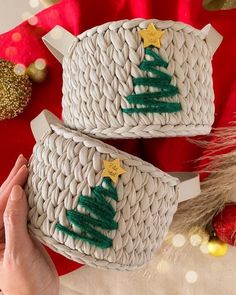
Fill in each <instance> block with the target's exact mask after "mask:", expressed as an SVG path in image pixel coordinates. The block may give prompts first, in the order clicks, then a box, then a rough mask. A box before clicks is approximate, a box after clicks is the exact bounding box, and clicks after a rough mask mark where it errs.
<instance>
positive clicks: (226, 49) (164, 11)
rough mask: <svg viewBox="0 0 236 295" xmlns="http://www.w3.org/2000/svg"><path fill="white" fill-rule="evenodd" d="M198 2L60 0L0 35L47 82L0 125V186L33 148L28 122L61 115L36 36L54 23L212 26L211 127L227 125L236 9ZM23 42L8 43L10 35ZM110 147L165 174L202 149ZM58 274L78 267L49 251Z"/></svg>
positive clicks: (7, 49) (57, 80)
mask: <svg viewBox="0 0 236 295" xmlns="http://www.w3.org/2000/svg"><path fill="white" fill-rule="evenodd" d="M201 2H202V1H201V0H195V1H191V0H165V1H160V0H119V1H118V0H100V1H83V0H80V1H79V0H77V1H76V0H62V1H61V2H60V3H59V4H57V5H55V6H53V7H51V8H48V9H47V10H44V11H43V12H41V13H39V14H38V15H37V17H38V23H37V24H36V25H34V26H32V25H30V24H29V23H28V22H24V23H22V24H21V25H19V26H18V27H17V28H15V29H13V30H12V31H10V32H7V33H5V34H3V35H0V57H2V58H5V59H9V60H11V61H13V62H16V63H23V64H25V65H26V66H27V65H29V64H30V63H32V62H33V61H34V60H35V59H37V58H45V59H46V61H47V64H48V69H49V75H48V78H47V81H46V82H44V83H42V84H38V85H36V84H34V85H33V95H32V101H31V102H30V104H29V106H28V107H27V109H26V110H25V111H24V113H23V114H22V115H20V116H19V117H17V118H15V119H12V120H5V121H1V122H0V132H1V133H0V140H1V145H0V168H1V170H0V183H1V182H2V181H3V180H4V178H5V177H6V176H7V174H8V172H9V170H10V169H11V167H12V165H13V163H14V161H15V159H16V157H17V156H18V154H19V153H23V154H24V155H25V156H26V157H29V156H30V154H31V151H32V147H33V145H34V139H33V137H32V134H31V131H30V126H29V122H30V121H31V120H32V119H33V118H34V117H35V116H36V115H37V114H38V113H39V112H40V111H41V110H43V109H45V108H46V109H49V110H51V111H52V112H54V113H55V114H56V115H58V116H60V115H61V97H62V91H61V89H62V69H61V65H60V64H59V63H58V62H57V61H56V60H55V58H54V57H53V56H52V55H51V54H50V53H49V51H48V50H47V49H46V47H45V46H44V45H43V43H42V41H41V37H42V36H43V35H44V34H46V33H47V32H48V31H49V30H50V29H52V28H53V27H54V26H55V25H56V24H58V25H61V26H63V27H64V28H66V29H67V30H69V31H70V32H72V33H73V34H75V35H77V34H78V33H80V32H82V31H84V30H86V29H89V28H91V27H93V26H96V25H99V24H102V23H104V22H107V21H113V20H119V19H124V18H129V19H132V18H136V17H144V18H158V19H163V20H167V19H172V20H179V21H183V22H186V23H189V24H191V25H193V26H195V27H196V28H199V29H201V28H202V27H203V26H205V25H206V24H208V23H211V24H212V25H213V26H214V27H215V28H216V29H217V30H218V31H219V32H220V33H221V34H222V35H223V36H224V41H223V43H222V45H221V47H220V48H219V49H218V51H217V52H216V54H215V56H214V59H213V70H214V74H213V79H214V89H215V96H216V98H215V105H216V117H215V124H214V126H215V127H219V126H226V125H227V124H228V123H229V122H230V121H232V120H233V115H234V112H235V111H236V103H235V100H236V54H235V50H236V21H235V20H236V9H234V10H230V11H217V12H208V11H205V10H204V9H203V8H202V5H201ZM15 32H18V33H20V34H21V36H22V38H21V40H20V41H13V40H12V34H13V33H15ZM109 143H110V144H113V145H115V146H116V147H118V148H120V149H123V150H126V151H128V152H130V153H133V154H135V155H138V156H141V157H142V158H143V159H145V160H147V161H149V162H151V163H153V164H154V165H156V166H158V167H159V168H161V169H163V170H164V171H177V170H179V171H184V170H191V169H193V160H194V159H196V158H197V157H199V156H200V155H201V154H202V152H203V151H202V150H200V149H199V148H197V147H195V146H193V145H192V144H190V143H188V142H187V140H186V139H185V138H169V139H148V140H146V139H145V140H142V139H141V140H123V141H122V140H119V141H118V140H116V141H112V140H110V141H109ZM49 253H50V255H51V256H52V258H53V260H54V262H55V264H56V266H57V269H58V271H59V274H65V273H67V272H69V271H72V270H73V269H76V268H78V267H79V266H80V265H79V264H77V263H74V262H72V261H69V260H67V259H65V258H64V257H62V256H60V255H58V254H56V253H53V252H52V251H49Z"/></svg>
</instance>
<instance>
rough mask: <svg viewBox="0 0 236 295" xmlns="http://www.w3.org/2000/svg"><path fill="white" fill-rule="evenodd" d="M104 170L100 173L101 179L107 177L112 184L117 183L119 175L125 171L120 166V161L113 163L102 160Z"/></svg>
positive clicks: (116, 160)
mask: <svg viewBox="0 0 236 295" xmlns="http://www.w3.org/2000/svg"><path fill="white" fill-rule="evenodd" d="M103 164H104V167H105V168H104V170H103V172H102V176H103V177H109V178H110V179H111V180H112V181H113V182H115V183H116V182H117V180H118V177H119V175H121V174H124V173H125V172H127V171H125V169H123V168H122V167H121V166H120V159H115V160H113V161H107V160H103Z"/></svg>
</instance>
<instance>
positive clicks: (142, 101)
mask: <svg viewBox="0 0 236 295" xmlns="http://www.w3.org/2000/svg"><path fill="white" fill-rule="evenodd" d="M145 55H149V56H151V57H152V58H153V60H144V61H142V62H141V64H140V66H139V68H140V69H141V70H143V71H146V72H150V73H152V74H154V75H155V77H137V78H134V79H133V84H134V86H137V85H139V86H149V87H153V88H157V89H158V91H154V92H143V93H137V94H136V93H135V94H130V95H128V96H127V97H126V99H127V101H128V102H129V103H130V104H134V105H136V106H134V107H132V108H125V109H122V111H123V112H124V113H126V114H133V113H144V114H146V113H174V112H179V111H181V110H182V107H181V104H180V103H178V102H168V101H160V98H162V97H172V96H175V95H176V94H178V93H179V90H178V88H177V87H176V86H174V85H171V84H170V82H171V79H172V77H171V76H170V75H169V74H168V73H166V72H163V71H161V70H160V69H157V68H156V67H164V68H167V66H168V63H167V62H166V61H164V60H163V59H162V58H161V57H160V56H159V55H158V54H157V53H156V52H154V51H153V50H152V49H151V48H146V49H145ZM139 105H141V106H140V107H138V106H139Z"/></svg>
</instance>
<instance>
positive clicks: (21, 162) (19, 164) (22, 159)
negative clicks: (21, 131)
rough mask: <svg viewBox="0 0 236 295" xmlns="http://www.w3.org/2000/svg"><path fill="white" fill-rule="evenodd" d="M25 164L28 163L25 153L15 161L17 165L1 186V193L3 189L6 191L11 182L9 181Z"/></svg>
mask: <svg viewBox="0 0 236 295" xmlns="http://www.w3.org/2000/svg"><path fill="white" fill-rule="evenodd" d="M23 165H27V160H26V159H25V157H24V156H23V155H19V157H18V158H17V160H16V162H15V165H14V167H13V168H12V170H11V172H10V174H9V175H8V177H7V179H6V180H5V181H4V183H3V184H2V185H1V187H0V194H1V192H2V191H4V190H5V189H6V187H7V185H8V184H9V182H10V181H11V180H12V178H13V177H14V176H15V175H16V173H17V172H18V170H19V169H20V168H21V167H22V166H23Z"/></svg>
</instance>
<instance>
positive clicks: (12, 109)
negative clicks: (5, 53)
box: [0, 58, 32, 120]
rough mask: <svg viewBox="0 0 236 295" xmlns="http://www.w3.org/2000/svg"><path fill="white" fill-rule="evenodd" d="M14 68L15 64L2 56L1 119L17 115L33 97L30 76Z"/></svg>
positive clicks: (0, 82)
mask: <svg viewBox="0 0 236 295" xmlns="http://www.w3.org/2000/svg"><path fill="white" fill-rule="evenodd" d="M14 69H15V64H13V63H12V62H10V61H7V60H4V59H1V58H0V120H4V119H11V118H14V117H16V116H17V115H18V114H20V113H21V112H22V111H23V109H24V108H25V107H26V105H27V104H28V102H29V100H30V98H31V92H32V88H31V82H30V80H29V77H28V76H27V75H26V74H24V73H17V71H14Z"/></svg>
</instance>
